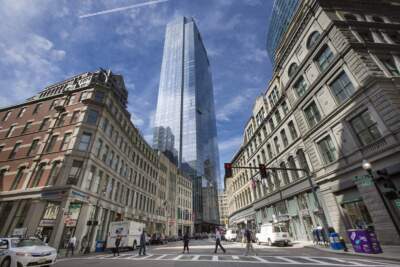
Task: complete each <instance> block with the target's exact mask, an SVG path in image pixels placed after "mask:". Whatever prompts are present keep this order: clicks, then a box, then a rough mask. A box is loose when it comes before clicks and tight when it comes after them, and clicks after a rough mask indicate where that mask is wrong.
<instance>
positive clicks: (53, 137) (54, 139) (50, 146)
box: [46, 135, 58, 152]
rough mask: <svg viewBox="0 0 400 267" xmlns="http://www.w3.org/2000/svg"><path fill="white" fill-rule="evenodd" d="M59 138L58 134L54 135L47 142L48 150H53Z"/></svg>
mask: <svg viewBox="0 0 400 267" xmlns="http://www.w3.org/2000/svg"><path fill="white" fill-rule="evenodd" d="M57 138H58V135H53V136H51V138H50V141H49V143H48V144H47V148H46V152H51V151H53V148H54V145H55V144H56V142H57Z"/></svg>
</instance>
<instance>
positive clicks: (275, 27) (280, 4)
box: [267, 0, 301, 65]
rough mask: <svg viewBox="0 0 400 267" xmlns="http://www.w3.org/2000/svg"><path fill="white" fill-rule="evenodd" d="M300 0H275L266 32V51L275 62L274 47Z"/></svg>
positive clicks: (277, 43)
mask: <svg viewBox="0 0 400 267" xmlns="http://www.w3.org/2000/svg"><path fill="white" fill-rule="evenodd" d="M300 2H301V0H275V1H274V5H273V8H272V12H271V17H270V20H269V26H268V33H267V52H268V55H269V58H270V60H271V62H272V64H273V65H274V64H275V53H276V48H277V47H278V46H279V43H280V41H281V39H282V36H283V35H284V34H285V32H286V30H287V28H288V27H289V25H290V22H291V20H292V17H293V15H294V14H295V12H296V10H297V7H298V6H299V4H300Z"/></svg>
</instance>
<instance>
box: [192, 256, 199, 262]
mask: <svg viewBox="0 0 400 267" xmlns="http://www.w3.org/2000/svg"><path fill="white" fill-rule="evenodd" d="M199 258H200V255H196V256H194V257H193V259H192V261H198V260H199Z"/></svg>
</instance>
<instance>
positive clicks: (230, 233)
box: [225, 229, 237, 241]
mask: <svg viewBox="0 0 400 267" xmlns="http://www.w3.org/2000/svg"><path fill="white" fill-rule="evenodd" d="M225 239H226V240H227V241H236V239H237V233H236V230H233V229H228V230H227V231H226V234H225Z"/></svg>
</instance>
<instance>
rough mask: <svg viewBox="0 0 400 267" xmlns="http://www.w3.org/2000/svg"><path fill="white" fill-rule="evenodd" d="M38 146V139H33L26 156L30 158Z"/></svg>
mask: <svg viewBox="0 0 400 267" xmlns="http://www.w3.org/2000/svg"><path fill="white" fill-rule="evenodd" d="M38 144H39V139H34V140H33V141H32V144H31V146H30V147H29V150H28V153H27V154H26V155H27V156H28V157H29V156H31V155H32V154H33V153H34V152H36V149H37V146H38Z"/></svg>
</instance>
